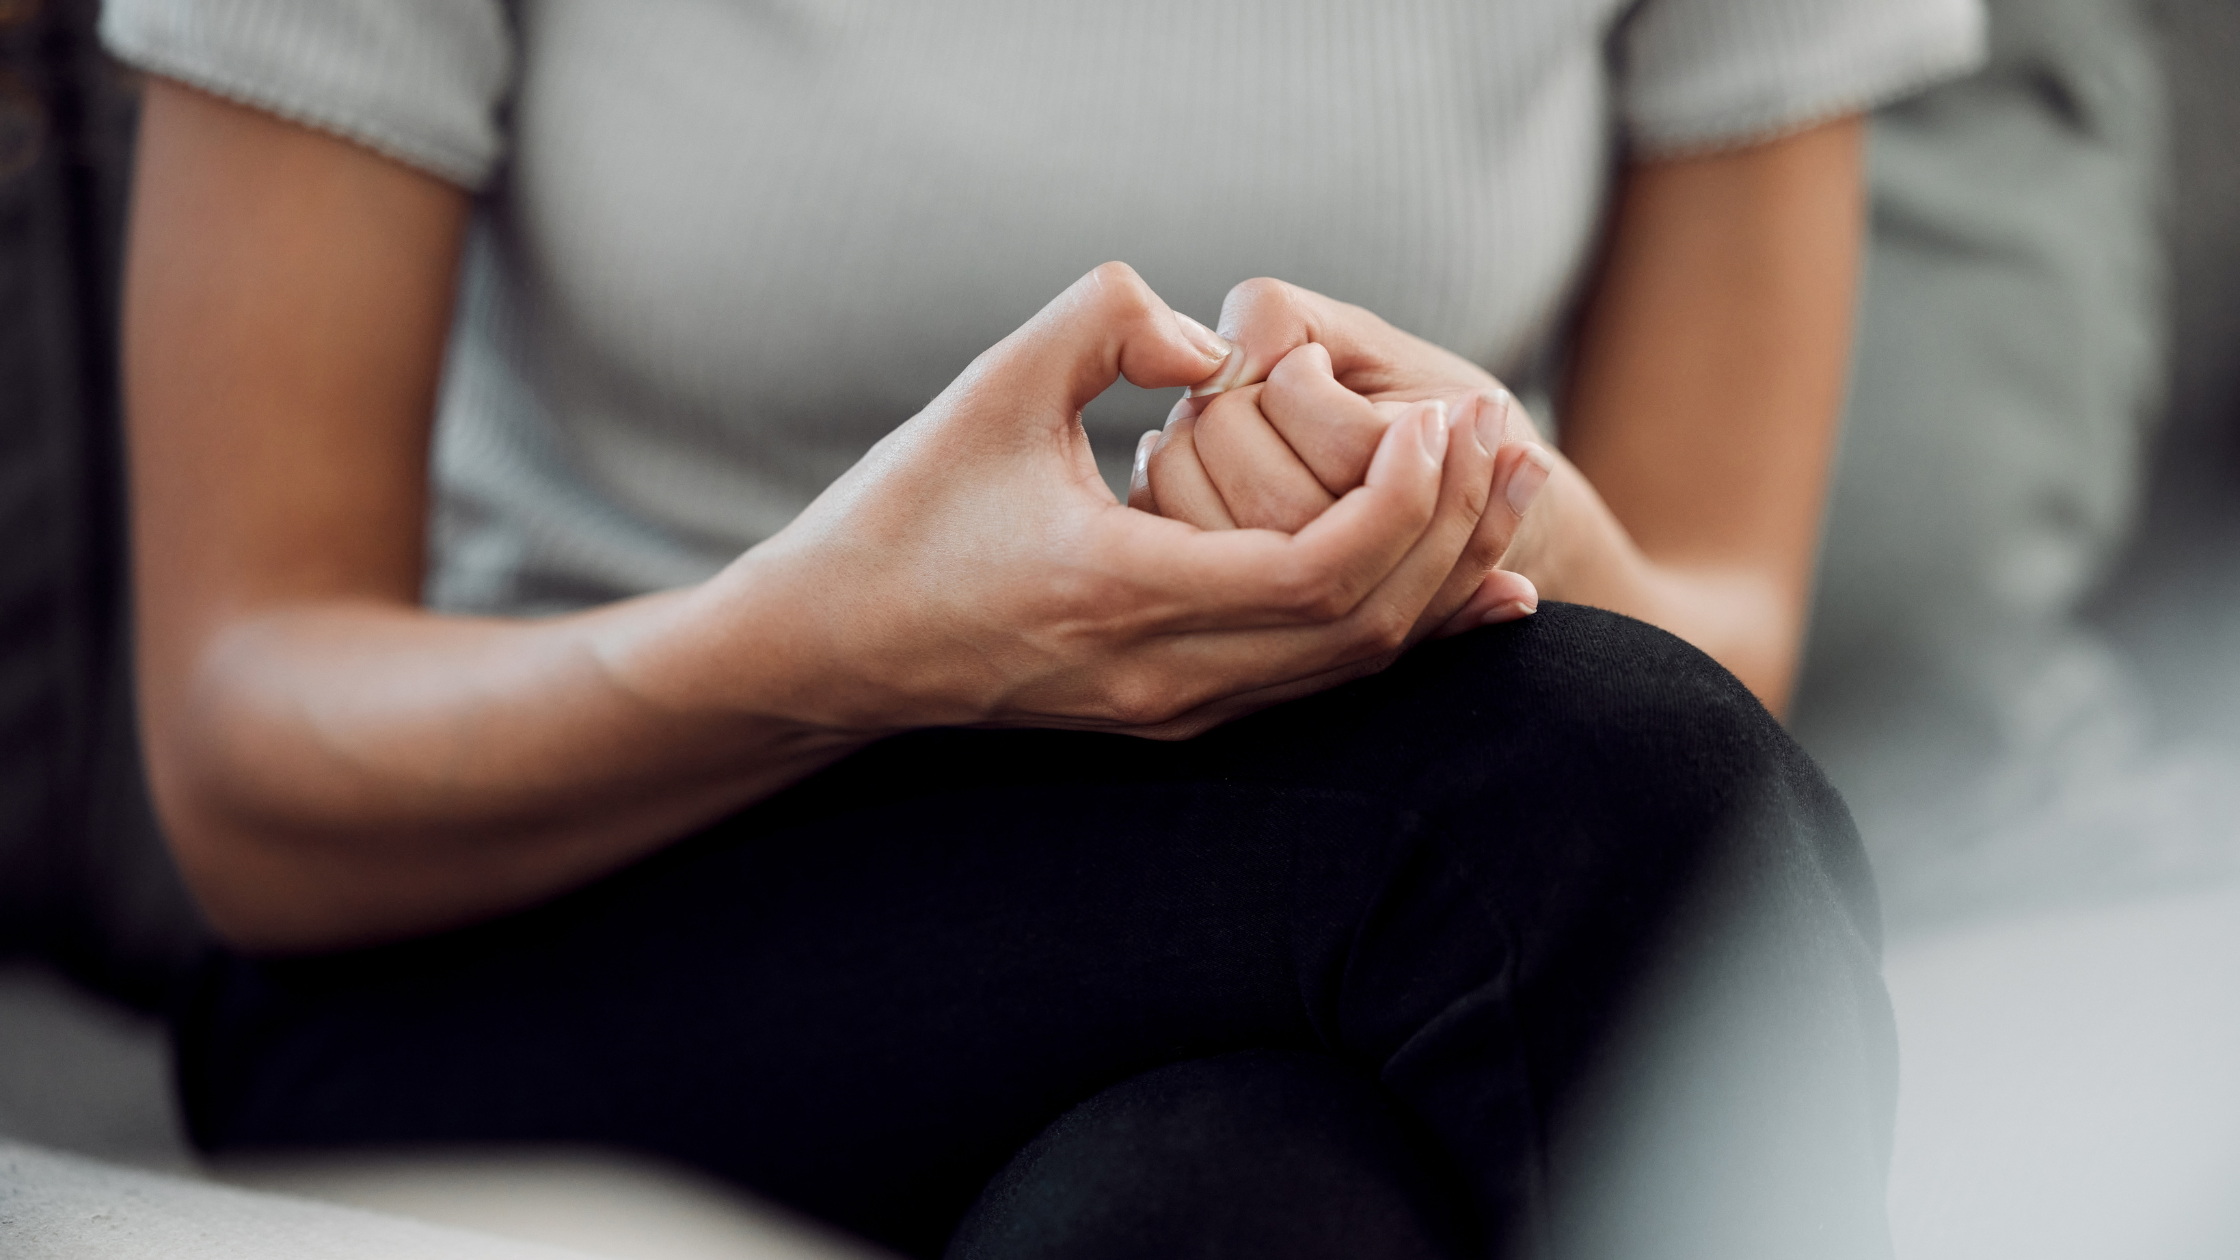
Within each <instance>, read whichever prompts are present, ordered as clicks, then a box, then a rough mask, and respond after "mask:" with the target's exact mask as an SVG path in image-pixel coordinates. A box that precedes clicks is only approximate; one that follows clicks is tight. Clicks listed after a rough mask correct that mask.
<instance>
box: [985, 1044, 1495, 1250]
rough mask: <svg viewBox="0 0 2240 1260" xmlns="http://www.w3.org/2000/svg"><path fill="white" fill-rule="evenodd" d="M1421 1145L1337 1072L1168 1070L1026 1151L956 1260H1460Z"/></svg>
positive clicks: (1278, 1060) (1456, 1195) (1283, 1057)
mask: <svg viewBox="0 0 2240 1260" xmlns="http://www.w3.org/2000/svg"><path fill="white" fill-rule="evenodd" d="M1427 1139H1428V1135H1427V1134H1423V1133H1420V1132H1418V1131H1417V1129H1416V1128H1415V1126H1414V1125H1413V1124H1412V1123H1411V1122H1410V1121H1409V1120H1408V1118H1407V1117H1405V1115H1404V1114H1403V1113H1401V1112H1399V1111H1397V1110H1396V1109H1395V1108H1394V1105H1393V1100H1391V1099H1390V1098H1389V1097H1388V1096H1386V1095H1385V1094H1384V1093H1383V1091H1381V1090H1379V1089H1378V1088H1377V1086H1376V1083H1375V1082H1374V1081H1372V1080H1370V1079H1369V1077H1367V1076H1366V1075H1364V1074H1362V1073H1359V1072H1356V1071H1354V1070H1352V1069H1350V1068H1348V1067H1346V1066H1344V1065H1343V1064H1341V1063H1339V1062H1338V1061H1337V1060H1336V1059H1333V1058H1331V1057H1330V1056H1328V1055H1322V1054H1308V1053H1302V1052H1297V1051H1291V1052H1282V1051H1267V1050H1259V1051H1246V1052H1243V1053H1239V1054H1230V1055H1223V1056H1220V1057H1218V1058H1213V1059H1199V1060H1195V1061H1193V1062H1189V1063H1179V1064H1176V1065H1174V1066H1172V1067H1165V1068H1159V1069H1157V1070H1155V1071H1151V1072H1147V1073H1145V1074H1143V1075H1142V1076H1137V1077H1131V1078H1130V1079H1128V1080H1126V1081H1122V1082H1121V1083H1120V1084H1118V1085H1115V1086H1113V1087H1112V1088H1110V1089H1107V1090H1105V1091H1104V1092H1103V1093H1100V1094H1098V1095H1097V1096H1096V1097H1094V1098H1091V1099H1089V1100H1088V1101H1087V1102H1084V1103H1082V1104H1081V1105H1079V1106H1077V1107H1075V1108H1074V1109H1073V1110H1071V1111H1068V1112H1067V1113H1066V1114H1064V1115H1063V1116H1060V1117H1059V1118H1058V1120H1057V1122H1056V1123H1054V1124H1052V1125H1051V1126H1050V1127H1049V1128H1047V1129H1045V1130H1043V1131H1042V1133H1041V1135H1040V1136H1038V1137H1036V1138H1035V1140H1034V1141H1032V1142H1030V1143H1028V1144H1027V1147H1026V1149H1025V1150H1023V1151H1020V1152H1019V1153H1018V1154H1017V1155H1016V1156H1014V1157H1013V1158H1012V1160H1011V1162H1010V1163H1008V1164H1006V1165H1005V1166H1004V1168H1003V1171H1002V1172H999V1173H997V1174H996V1177H995V1180H994V1181H992V1182H990V1183H989V1184H988V1188H987V1189H986V1190H984V1191H982V1192H981V1195H980V1199H979V1201H978V1202H977V1203H975V1204H974V1205H973V1207H972V1210H971V1211H970V1212H969V1213H967V1214H966V1216H965V1219H964V1223H963V1224H962V1225H961V1226H959V1227H958V1229H957V1233H956V1235H955V1236H954V1237H953V1238H951V1239H950V1241H949V1249H948V1252H947V1260H1044V1258H1047V1260H1059V1258H1061V1257H1062V1258H1064V1260H1105V1258H1108V1257H1109V1258H1110V1260H1126V1258H1127V1257H1136V1256H1161V1257H1168V1258H1170V1260H1192V1258H1193V1257H1208V1258H1211V1257H1218V1256H1240V1255H1242V1256H1250V1255H1267V1256H1288V1257H1292V1258H1293V1260H1322V1258H1325V1257H1327V1258H1328V1260H1355V1258H1357V1257H1361V1256H1380V1257H1387V1258H1389V1260H1445V1258H1448V1257H1453V1256H1456V1255H1460V1254H1462V1251H1461V1250H1460V1248H1461V1247H1462V1246H1463V1240H1464V1239H1465V1238H1466V1237H1467V1234H1468V1226H1467V1225H1466V1224H1465V1222H1466V1221H1467V1220H1468V1213H1467V1209H1466V1208H1465V1207H1464V1203H1463V1200H1462V1197H1461V1194H1460V1190H1461V1187H1460V1186H1459V1185H1454V1184H1452V1182H1453V1177H1452V1176H1451V1173H1450V1171H1449V1170H1448V1169H1447V1168H1446V1167H1445V1160H1444V1158H1443V1157H1442V1156H1440V1155H1439V1154H1438V1152H1437V1150H1436V1148H1435V1147H1433V1146H1431V1144H1430V1143H1429V1142H1428V1140H1427ZM1427 1147H1429V1148H1430V1149H1428V1150H1427V1149H1426V1148H1427Z"/></svg>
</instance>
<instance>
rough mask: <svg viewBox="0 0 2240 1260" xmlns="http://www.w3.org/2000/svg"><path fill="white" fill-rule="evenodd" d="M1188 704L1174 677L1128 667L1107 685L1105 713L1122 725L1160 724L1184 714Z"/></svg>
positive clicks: (1107, 716) (1104, 699)
mask: <svg viewBox="0 0 2240 1260" xmlns="http://www.w3.org/2000/svg"><path fill="white" fill-rule="evenodd" d="M1187 707H1188V706H1187V705H1185V704H1184V703H1183V699H1182V697H1181V694H1180V689H1179V688H1178V687H1177V686H1176V685H1175V684H1174V682H1173V680H1171V679H1168V678H1165V677H1163V676H1160V675H1157V674H1152V673H1147V672H1138V671H1128V672H1126V673H1123V674H1121V675H1120V676H1118V677H1116V678H1114V679H1113V680H1112V681H1111V682H1110V683H1108V684H1106V686H1105V689H1104V696H1103V708H1104V715H1103V716H1105V717H1106V718H1109V719H1110V720H1112V721H1114V722H1117V723H1119V724H1120V725H1122V726H1130V727H1142V726H1158V725H1160V724H1161V723H1164V722H1170V721H1173V720H1174V719H1175V718H1177V717H1179V716H1181V715H1182V714H1183V713H1184V712H1186V711H1187Z"/></svg>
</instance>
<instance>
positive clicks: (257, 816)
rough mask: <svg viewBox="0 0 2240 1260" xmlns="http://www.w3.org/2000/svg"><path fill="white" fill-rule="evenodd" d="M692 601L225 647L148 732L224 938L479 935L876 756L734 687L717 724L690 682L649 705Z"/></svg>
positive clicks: (330, 631) (275, 943) (390, 622)
mask: <svg viewBox="0 0 2240 1260" xmlns="http://www.w3.org/2000/svg"><path fill="white" fill-rule="evenodd" d="M690 598H691V593H690V592H678V593H671V594H664V595H657V596H651V597H648V598H644V599H639V600H633V601H629V602H626V603H622V604H617V605H613V606H610V607H607V608H604V609H599V610H596V611H593V612H589V613H584V614H579V615H574V616H568V617H560V618H553V619H549V620H541V621H506V620H495V619H464V618H450V617H441V616H436V615H432V614H428V613H425V612H422V611H419V610H416V609H409V608H399V607H393V606H383V605H379V604H374V603H357V604H349V603H344V604H335V605H316V606H310V607H303V608H297V609H289V608H281V609H276V610H273V611H268V612H264V613H261V614H258V615H254V616H250V617H246V618H242V619H240V620H238V621H235V622H233V623H231V624H229V625H228V626H227V627H226V628H225V629H224V630H223V631H221V632H219V633H218V634H216V635H215V636H213V638H212V639H211V641H210V642H209V643H208V644H207V646H206V647H205V648H204V650H203V651H202V652H201V653H200V654H199V659H198V662H197V665H196V667H195V668H194V669H193V670H192V672H191V675H190V677H189V678H188V680H187V687H186V689H185V694H183V695H181V696H180V697H179V700H180V702H179V703H177V704H173V705H168V706H163V708H162V709H161V711H160V712H161V717H160V719H152V720H161V721H164V722H166V723H168V724H170V725H171V726H172V727H173V728H174V729H167V730H166V729H151V730H150V732H149V734H150V738H149V740H148V744H149V748H150V754H151V756H150V761H151V765H150V769H151V773H152V776H153V780H154V785H155V789H156V792H157V795H158V799H159V801H160V802H161V804H162V806H163V812H164V816H165V818H166V820H167V822H168V824H169V829H170V832H171V836H172V841H173V844H174V847H175V849H176V850H177V852H178V853H179V855H180V858H181V860H182V863H183V864H184V865H185V867H186V868H187V873H188V875H189V877H190V879H192V880H193V882H194V883H195V886H196V889H197V892H198V894H199V895H200V897H201V899H202V901H203V903H204V906H205V908H206V910H207V911H208V912H209V913H210V915H211V917H212V919H213V921H214V922H215V923H216V924H217V926H218V927H219V928H220V930H221V931H223V932H225V933H226V934H227V935H228V936H229V937H230V938H231V939H233V940H235V941H236V943H239V944H242V945H245V946H248V947H252V948H263V949H297V948H313V947H327V946H333V945H337V944H356V943H364V942H368V941H373V940H379V939H384V938H390V937H399V936H406V935H413V934H417V933H421V932H426V931H430V930H434V929H438V928H442V927H447V926H452V925H456V924H461V923H466V922H471V921H473V920H475V919H479V918H483V917H487V916H488V915H490V914H494V913H498V912H501V911H504V910H509V909H514V908H517V907H520V906H524V905H528V904H531V903H533V902H535V901H537V900H540V899H542V898H543V897H546V896H548V895H551V894H552V893H554V892H557V891H559V890H561V889H565V888H568V887H572V886H574V885H577V884H580V883H583V882H586V881H588V880H590V879H592V878H594V877H596V876H598V875H601V874H604V873H606V872H607V871H610V870H613V869H615V868H617V867H619V866H622V865H624V864H626V863H628V862H629V861H631V860H633V859H635V858H637V857H639V856H641V855H643V854H644V853H646V852H648V851H650V850H651V849H653V848H655V847H657V846H659V845H660V844H662V843H664V842H666V841H668V840H670V839H673V838H674V837H676V836H677V835H680V834H683V833H685V832H687V831H689V830H691V829H692V828H693V827H695V826H697V825H700V824H702V823H704V822H706V821H708V820H710V819H712V818H715V817H718V816H720V815H722V814H724V813H726V812H728V811H730V810H733V809H736V808H738V807H740V806H742V805H745V804H747V803H749V802H751V801H753V800H756V799H758V798H760V797H762V796H766V795H768V794H769V793H771V792H773V791H776V790H778V789H779V788H781V787H783V786H785V785H786V784H787V783H790V782H792V781H793V780H795V779H798V778H800V777H801V776H803V775H805V774H808V773H810V772H812V771H814V770H815V769H817V768H818V767H820V766H822V765H824V764H826V763H828V762H830V761H832V760H834V759H836V758H838V757H840V756H843V755H845V754H846V753H847V752H848V751H849V750H851V749H853V748H855V747H858V746H860V745H861V744H862V743H863V742H865V741H866V740H868V739H869V738H872V737H873V735H874V734H875V733H873V732H840V731H834V730H830V729H825V728H820V727H817V726H814V725H812V724H809V723H806V722H803V721H800V720H798V719H793V718H787V717H781V716H776V715H770V714H762V713H757V712H755V711H754V708H755V706H753V705H752V704H751V703H748V704H741V703H740V697H741V696H742V695H746V694H751V690H752V688H751V680H746V679H741V678H738V677H736V676H734V677H731V678H728V679H726V680H725V682H726V685H725V688H724V691H723V696H724V699H723V703H722V704H721V705H720V706H719V705H715V704H709V705H704V706H694V705H693V704H691V703H690V702H689V701H680V700H679V698H678V697H679V696H686V695H690V694H691V693H692V692H693V690H694V688H693V687H692V686H691V685H690V684H689V683H686V682H683V681H682V680H676V679H671V680H669V682H670V683H671V684H673V685H666V686H663V687H661V688H660V689H659V690H656V689H655V688H653V687H649V686H647V685H645V684H644V674H645V671H646V669H647V668H648V661H649V660H650V659H651V658H654V657H658V656H660V655H661V654H662V653H663V652H664V650H665V649H664V644H663V642H662V640H663V639H664V638H665V637H667V638H674V637H676V634H677V628H676V623H677V620H678V617H679V613H680V610H681V608H682V606H683V605H685V604H686V603H688V602H689V600H690ZM671 655H672V656H673V655H674V653H671ZM758 664H759V665H760V667H762V668H765V669H781V670H782V669H783V668H784V667H785V662H783V661H777V660H769V659H764V660H762V661H760V662H758ZM665 668H668V669H670V671H671V673H672V674H673V673H674V672H675V670H674V666H673V665H670V666H666V667H665Z"/></svg>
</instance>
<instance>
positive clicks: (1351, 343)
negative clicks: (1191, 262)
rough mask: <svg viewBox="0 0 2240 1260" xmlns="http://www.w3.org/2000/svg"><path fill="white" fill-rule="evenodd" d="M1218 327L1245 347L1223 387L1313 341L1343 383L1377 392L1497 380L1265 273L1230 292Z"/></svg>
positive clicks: (1436, 389)
mask: <svg viewBox="0 0 2240 1260" xmlns="http://www.w3.org/2000/svg"><path fill="white" fill-rule="evenodd" d="M1220 329H1221V335H1222V336H1224V337H1226V338H1227V339H1228V340H1230V341H1231V342H1234V343H1236V345H1237V347H1238V348H1239V350H1240V351H1241V353H1240V354H1239V355H1238V357H1237V358H1236V359H1235V360H1234V361H1233V364H1231V365H1225V367H1224V370H1223V372H1222V373H1221V374H1220V376H1219V377H1218V378H1217V379H1218V381H1220V382H1221V383H1223V384H1224V387H1226V388H1236V387H1238V386H1242V385H1250V384H1253V383H1254V382H1256V381H1261V380H1265V379H1266V378H1267V375H1268V373H1270V372H1272V371H1274V370H1275V366H1276V364H1278V363H1280V362H1282V360H1283V357H1284V356H1285V355H1287V354H1289V353H1291V352H1292V351H1293V350H1295V349H1297V348H1298V347H1300V346H1303V345H1307V344H1310V343H1312V344H1315V345H1320V346H1322V347H1324V348H1325V349H1327V350H1328V351H1329V352H1330V359H1331V372H1332V374H1333V375H1335V376H1336V377H1337V379H1338V383H1339V384H1340V385H1343V386H1345V387H1346V388H1347V389H1350V390H1353V391H1354V392H1356V393H1359V394H1365V395H1370V396H1372V397H1374V396H1380V395H1382V396H1388V397H1392V398H1400V399H1408V400H1414V399H1422V398H1429V397H1433V396H1436V395H1439V394H1447V393H1457V392H1462V391H1468V390H1476V389H1482V388H1487V387H1491V386H1494V385H1496V384H1498V382H1496V381H1495V380H1494V379H1493V378H1492V377H1491V376H1489V375H1487V373H1486V371H1485V369H1483V368H1480V367H1479V366H1477V365H1476V364H1474V363H1472V362H1470V361H1469V360H1467V359H1465V358H1463V357H1462V356H1460V355H1458V354H1455V353H1453V352H1452V351H1449V350H1445V349H1442V348H1440V347H1438V346H1435V345H1432V344H1431V343H1430V342H1428V341H1424V340H1423V339H1421V338H1419V337H1415V336H1411V335H1410V334H1408V333H1405V332H1402V331H1400V330H1399V329H1397V328H1394V327H1393V326H1392V325H1391V324H1388V323H1386V322H1385V321H1384V320H1382V319H1379V318H1378V317H1377V316H1376V315H1375V314H1374V313H1372V312H1370V311H1368V310H1365V309H1363V308H1362V307H1359V306H1355V305H1352V304H1351V303H1348V302H1340V301H1337V300H1335V299H1333V298H1328V297H1325V296H1323V295H1322V294H1320V293H1316V292H1314V291H1313V290H1311V289H1302V288H1300V287H1299V286H1297V285H1294V284H1286V283H1284V282H1283V281H1281V280H1273V279H1269V278H1266V277H1261V278H1259V279H1255V280H1247V281H1245V282H1244V283H1242V284H1239V285H1237V286H1236V287H1235V288H1233V289H1231V290H1229V296H1228V299H1227V300H1226V301H1225V302H1223V303H1222V306H1221V324H1220ZM1213 384H1214V382H1213V381H1209V382H1208V383H1207V385H1204V386H1200V387H1199V391H1198V392H1204V391H1205V390H1207V389H1209V388H1210V387H1211V386H1212V385H1213Z"/></svg>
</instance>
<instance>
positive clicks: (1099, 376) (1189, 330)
mask: <svg viewBox="0 0 2240 1260" xmlns="http://www.w3.org/2000/svg"><path fill="white" fill-rule="evenodd" d="M1235 350H1236V347H1234V346H1232V345H1230V344H1229V343H1228V342H1227V341H1224V340H1223V339H1222V338H1220V337H1219V336H1217V335H1215V333H1214V332H1213V330H1212V329H1210V328H1207V327H1206V326H1205V325H1203V324H1201V323H1199V322H1198V321H1196V320H1194V319H1192V318H1190V317H1189V316H1187V315H1184V314H1181V313H1180V312H1178V311H1175V310H1174V309H1172V308H1171V307H1169V306H1168V305H1167V304H1166V302H1164V301H1163V300H1161V299H1160V297H1159V295H1158V294H1156V293H1154V292H1152V291H1151V286H1150V285H1148V284H1145V283H1144V282H1143V277H1142V276H1139V275H1137V274H1136V270H1135V268H1133V267H1130V266H1129V265H1128V264H1126V263H1121V262H1108V263H1106V264H1104V265H1103V266H1101V267H1098V268H1097V269H1096V270H1095V271H1092V272H1090V273H1089V274H1088V275H1085V276H1083V277H1081V278H1080V279H1079V280H1076V281H1074V282H1073V284H1072V285H1071V286H1069V287H1068V288H1067V289H1066V291H1065V292H1063V293H1061V294H1059V295H1058V296H1057V297H1056V298H1053V299H1052V300H1051V302H1050V304H1049V305H1048V306H1045V307H1043V308H1042V310H1041V311H1039V312H1037V313H1036V315H1035V317H1034V318H1033V319H1030V320H1028V321H1027V322H1026V323H1025V324H1024V325H1021V326H1020V328H1019V330H1018V331H1017V332H1014V333H1012V334H1011V335H1010V336H1008V337H1006V338H1004V339H1003V340H1002V341H999V342H997V343H996V344H995V346H994V347H993V348H991V349H990V350H989V351H988V353H986V354H985V355H982V356H981V359H980V362H979V363H978V364H976V365H975V375H976V376H979V377H981V378H982V383H983V384H985V385H992V386H996V387H998V388H1000V389H1001V390H1002V391H1003V392H1004V393H1005V394H1007V395H1008V396H1010V397H1012V398H1014V399H1019V400H1021V401H1029V400H1031V401H1032V402H1034V403H1036V404H1040V405H1041V406H1047V407H1050V408H1053V409H1055V410H1056V411H1057V413H1058V414H1060V415H1063V416H1065V417H1067V418H1068V419H1071V418H1072V416H1073V415H1074V413H1076V412H1078V411H1080V410H1081V409H1082V408H1083V407H1085V406H1087V405H1088V404H1089V402H1090V400H1092V399H1094V398H1095V397H1096V396H1097V395H1099V394H1101V393H1103V392H1104V391H1105V390H1106V389H1107V388H1109V387H1110V386H1111V385H1112V383H1113V382H1114V381H1115V380H1118V379H1119V378H1120V377H1122V376H1125V377H1127V378H1128V380H1129V381H1130V382H1131V383H1132V384H1135V385H1140V386H1142V387H1144V388H1145V389H1168V388H1172V387H1174V386H1177V385H1194V384H1197V383H1198V382H1199V381H1202V380H1205V379H1206V378H1208V377H1210V376H1212V375H1214V374H1215V373H1216V372H1218V371H1219V370H1220V368H1221V365H1222V364H1223V363H1224V362H1225V361H1227V360H1228V359H1229V358H1230V356H1231V355H1232V354H1233V353H1234V352H1235ZM1038 409H1039V408H1038Z"/></svg>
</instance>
